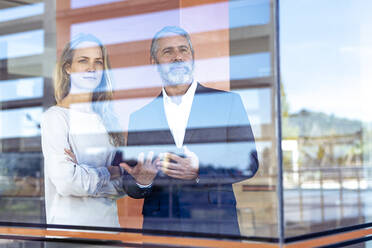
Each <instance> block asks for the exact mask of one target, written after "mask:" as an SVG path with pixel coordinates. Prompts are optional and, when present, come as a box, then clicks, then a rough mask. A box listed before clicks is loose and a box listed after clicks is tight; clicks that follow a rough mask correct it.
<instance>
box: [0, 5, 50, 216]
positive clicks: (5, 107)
mask: <svg viewBox="0 0 372 248" xmlns="http://www.w3.org/2000/svg"><path fill="white" fill-rule="evenodd" d="M54 8H55V6H54V1H45V2H40V1H35V0H25V1H1V2H0V85H1V90H0V91H1V93H0V106H1V113H0V140H1V141H0V150H1V154H0V160H1V165H0V166H1V167H5V168H6V170H0V173H2V176H3V177H5V178H6V179H7V180H6V182H7V185H5V186H9V187H7V189H6V190H5V189H3V190H0V192H1V194H2V197H1V203H0V205H1V206H2V211H3V212H2V213H1V216H2V218H1V219H2V221H6V220H8V221H26V220H27V221H33V222H35V221H36V222H41V223H44V217H43V215H44V213H43V207H44V203H43V201H42V198H40V197H42V196H43V179H42V178H43V175H42V174H43V173H42V171H43V164H42V159H41V154H40V152H41V147H40V136H39V135H40V128H39V121H40V115H41V113H42V109H43V108H44V107H45V106H48V105H50V104H52V103H53V95H52V89H51V81H52V72H53V67H54V64H55V57H56V55H55V13H53V11H47V10H50V9H54ZM5 186H4V187H5ZM17 209H18V210H17ZM4 216H7V217H6V219H4V218H5V217H4ZM3 217H4V218H3Z"/></svg>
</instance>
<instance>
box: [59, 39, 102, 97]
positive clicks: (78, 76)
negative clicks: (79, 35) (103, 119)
mask: <svg viewBox="0 0 372 248" xmlns="http://www.w3.org/2000/svg"><path fill="white" fill-rule="evenodd" d="M103 63H104V61H103V54H102V50H101V48H100V47H99V46H98V45H97V44H96V43H94V42H88V41H85V42H82V43H80V44H79V45H78V46H77V48H75V50H74V55H73V58H72V63H71V65H68V66H67V67H66V72H67V73H68V74H69V75H70V78H71V92H72V93H75V94H76V93H88V92H92V91H93V90H94V89H95V88H97V86H98V85H99V84H100V82H101V79H102V73H103V69H104V65H103Z"/></svg>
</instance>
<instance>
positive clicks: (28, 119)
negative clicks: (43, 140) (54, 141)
mask: <svg viewBox="0 0 372 248" xmlns="http://www.w3.org/2000/svg"><path fill="white" fill-rule="evenodd" d="M41 113H42V107H32V108H21V109H12V110H2V111H1V112H0V131H1V133H0V138H15V137H31V136H37V135H40V130H39V129H38V128H37V125H38V124H39V123H40V119H41Z"/></svg>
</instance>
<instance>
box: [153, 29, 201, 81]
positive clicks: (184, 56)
mask: <svg viewBox="0 0 372 248" xmlns="http://www.w3.org/2000/svg"><path fill="white" fill-rule="evenodd" d="M153 63H156V64H157V65H158V71H159V73H160V76H161V77H162V79H163V82H164V83H165V86H172V85H179V84H190V83H192V80H193V72H194V59H193V55H192V52H191V48H190V46H189V43H188V42H187V39H186V38H185V37H183V36H179V35H172V36H167V37H163V38H160V39H159V40H158V46H157V51H156V59H155V60H153Z"/></svg>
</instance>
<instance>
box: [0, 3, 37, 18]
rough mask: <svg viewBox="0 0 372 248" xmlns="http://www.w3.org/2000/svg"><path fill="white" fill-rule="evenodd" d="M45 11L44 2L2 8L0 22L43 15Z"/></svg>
mask: <svg viewBox="0 0 372 248" xmlns="http://www.w3.org/2000/svg"><path fill="white" fill-rule="evenodd" d="M43 13H44V3H34V4H27V5H24V6H19V7H12V8H6V9H0V22H7V21H12V20H16V19H21V18H26V17H31V16H35V15H41V14H43Z"/></svg>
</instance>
